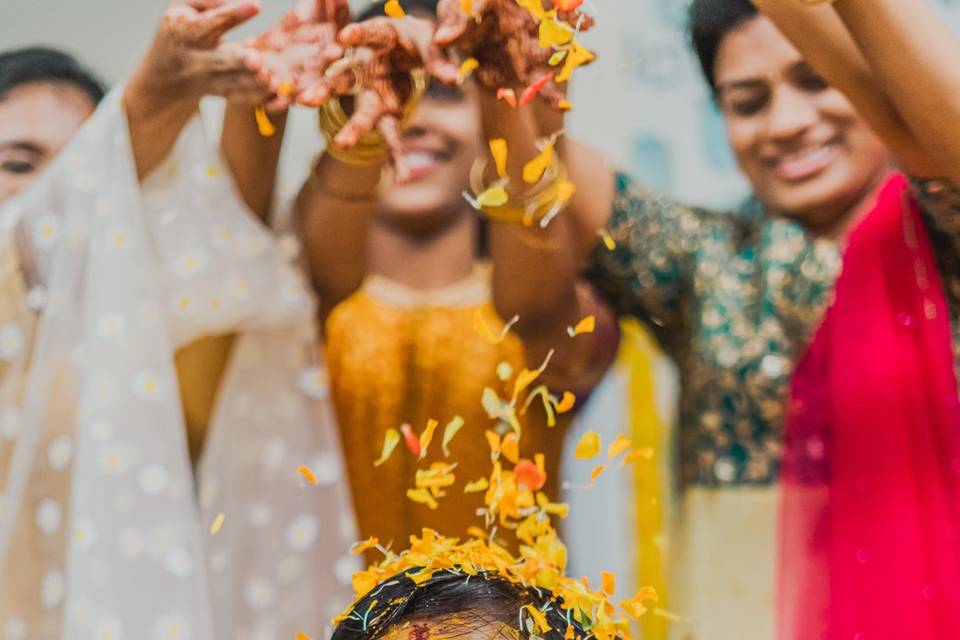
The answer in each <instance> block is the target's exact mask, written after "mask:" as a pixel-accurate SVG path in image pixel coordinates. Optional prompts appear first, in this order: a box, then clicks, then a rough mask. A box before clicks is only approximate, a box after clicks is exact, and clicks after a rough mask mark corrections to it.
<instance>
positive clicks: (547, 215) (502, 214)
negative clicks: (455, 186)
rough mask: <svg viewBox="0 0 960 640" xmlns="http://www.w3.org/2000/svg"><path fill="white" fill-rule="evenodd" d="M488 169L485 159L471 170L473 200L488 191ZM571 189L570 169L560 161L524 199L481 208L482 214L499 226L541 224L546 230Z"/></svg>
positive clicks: (476, 163) (478, 160)
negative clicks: (506, 224) (496, 222)
mask: <svg viewBox="0 0 960 640" xmlns="http://www.w3.org/2000/svg"><path fill="white" fill-rule="evenodd" d="M488 166H489V163H488V162H487V160H486V159H485V158H478V159H477V160H476V161H475V162H474V163H473V167H472V168H471V169H470V188H471V190H472V191H473V195H474V198H476V197H478V196H479V195H480V194H481V193H483V192H484V191H485V190H486V189H487V188H488V187H489V184H487V183H486V173H487V168H488ZM569 189H570V183H569V182H568V180H567V168H566V166H565V165H564V164H563V163H562V162H560V161H557V162H555V163H554V164H552V165H551V166H550V167H548V168H547V170H546V171H545V172H544V174H543V176H541V178H540V180H539V181H538V182H537V183H536V184H535V185H533V187H532V188H531V189H530V190H529V191H528V192H527V193H526V194H524V195H523V197H522V198H520V199H518V200H515V201H511V202H507V203H506V204H504V205H502V206H499V207H480V211H482V212H483V214H484V215H486V216H487V217H488V218H490V219H491V220H496V221H499V222H510V223H514V224H522V225H524V226H526V227H529V226H532V225H533V223H534V222H539V223H540V224H541V226H546V224H547V223H549V222H550V220H551V219H553V217H554V216H556V215H557V214H558V213H559V212H560V209H562V208H563V205H565V204H566V202H567V201H568V200H569V199H570V195H571V194H570V193H569Z"/></svg>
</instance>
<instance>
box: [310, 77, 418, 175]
mask: <svg viewBox="0 0 960 640" xmlns="http://www.w3.org/2000/svg"><path fill="white" fill-rule="evenodd" d="M427 80H428V78H427V72H426V71H425V70H423V69H414V70H412V71H411V72H410V83H411V87H412V93H411V94H410V99H409V100H408V101H407V104H406V105H405V106H404V108H403V115H402V116H401V119H400V126H401V128H402V127H404V126H406V125H407V124H408V123H409V122H410V119H411V118H412V117H413V113H414V112H415V111H416V109H417V107H418V106H420V101H421V99H422V98H423V94H424V93H425V92H426V90H427ZM349 119H350V118H349V117H348V116H347V114H346V112H345V111H344V110H343V105H341V104H340V99H339V98H333V99H332V100H328V101H327V102H325V103H324V104H323V106H321V107H320V109H319V112H318V120H319V124H320V132H321V133H322V134H323V137H324V138H325V139H326V141H327V153H329V154H330V155H331V156H333V157H334V158H336V159H337V160H339V161H340V162H344V163H346V164H352V165H358V166H367V165H372V164H377V163H380V162H383V161H384V159H385V158H386V157H387V152H388V150H387V144H386V142H385V141H384V139H383V136H381V135H380V133H379V132H377V131H367V132H365V133H363V134H361V135H360V137H359V138H358V139H357V143H356V144H355V145H353V146H352V147H349V148H343V147H340V146H338V145H337V143H336V141H335V140H336V137H337V135H338V134H339V133H340V132H341V131H342V130H343V127H344V126H346V124H347V122H348V121H349Z"/></svg>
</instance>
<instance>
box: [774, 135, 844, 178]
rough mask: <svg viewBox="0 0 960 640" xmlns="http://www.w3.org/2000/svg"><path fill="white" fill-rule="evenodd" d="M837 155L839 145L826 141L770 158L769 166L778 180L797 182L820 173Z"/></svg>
mask: <svg viewBox="0 0 960 640" xmlns="http://www.w3.org/2000/svg"><path fill="white" fill-rule="evenodd" d="M838 155H839V145H838V144H837V143H836V142H834V141H828V142H825V143H823V144H819V145H810V146H807V147H804V148H802V149H798V150H797V151H792V152H790V153H784V154H781V155H779V156H777V157H776V158H771V159H770V161H769V164H770V166H771V167H772V168H773V170H774V172H775V173H776V175H777V177H779V178H780V179H782V180H786V181H788V182H799V181H802V180H806V179H808V178H812V177H814V176H816V175H818V174H819V173H821V172H822V171H823V170H824V169H826V168H827V167H829V166H830V164H832V163H833V161H834V160H835V159H836V158H837V156H838Z"/></svg>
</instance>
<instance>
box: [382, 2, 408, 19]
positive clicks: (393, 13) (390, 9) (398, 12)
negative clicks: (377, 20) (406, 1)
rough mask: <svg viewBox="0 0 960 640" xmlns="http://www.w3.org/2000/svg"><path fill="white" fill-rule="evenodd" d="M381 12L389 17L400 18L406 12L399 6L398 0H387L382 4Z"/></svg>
mask: <svg viewBox="0 0 960 640" xmlns="http://www.w3.org/2000/svg"><path fill="white" fill-rule="evenodd" d="M383 12H384V13H385V14H387V15H388V16H390V17H391V18H402V17H404V16H405V15H407V12H406V11H404V10H403V7H401V6H400V2H399V0H387V3H386V4H385V5H383Z"/></svg>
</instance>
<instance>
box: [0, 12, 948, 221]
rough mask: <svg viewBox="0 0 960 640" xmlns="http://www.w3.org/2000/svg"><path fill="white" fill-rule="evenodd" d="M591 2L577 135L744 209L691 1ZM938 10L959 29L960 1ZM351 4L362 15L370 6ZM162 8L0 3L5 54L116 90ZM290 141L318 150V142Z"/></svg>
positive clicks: (669, 180) (666, 182)
mask: <svg viewBox="0 0 960 640" xmlns="http://www.w3.org/2000/svg"><path fill="white" fill-rule="evenodd" d="M262 1H263V12H262V14H261V15H260V16H259V17H258V18H257V19H256V20H255V21H253V22H252V23H251V24H249V25H247V26H246V27H245V28H244V29H243V30H242V31H240V32H238V34H239V35H243V34H250V33H254V32H256V31H258V30H262V29H264V28H265V27H266V26H267V25H269V24H270V23H272V22H273V21H275V20H276V19H277V18H278V17H279V16H280V15H281V14H282V13H283V12H284V11H285V10H286V9H287V8H289V7H290V5H291V4H292V3H293V0H262ZM588 2H590V3H592V4H593V8H592V10H593V13H595V15H596V16H597V18H598V20H597V22H598V26H597V28H596V29H595V31H594V32H592V33H591V34H590V35H589V37H588V38H586V40H587V42H588V43H589V44H590V45H591V46H593V48H594V49H595V50H597V52H598V53H599V54H600V60H599V61H598V62H597V63H596V64H595V65H594V66H593V67H592V68H591V69H589V70H587V71H585V72H582V73H579V74H577V78H576V81H575V86H574V95H573V98H574V102H575V104H576V109H575V111H574V114H573V117H572V118H571V126H570V128H571V132H572V133H573V134H574V135H576V136H577V137H579V138H581V139H583V140H586V141H589V142H590V143H591V144H593V145H594V146H596V147H598V148H599V149H601V150H602V151H603V152H604V153H605V155H606V156H607V157H608V158H609V159H610V161H611V162H612V163H615V164H616V165H618V166H621V167H623V168H625V169H629V170H630V171H631V172H633V173H634V175H636V176H638V177H639V178H641V179H642V180H643V181H644V182H645V183H647V184H648V185H650V186H652V187H655V188H658V189H662V190H666V191H669V192H671V193H673V194H675V195H678V196H680V197H682V198H683V199H685V200H688V201H690V202H691V203H695V204H706V205H712V206H729V205H734V204H737V202H738V201H739V200H740V199H741V198H742V197H743V196H744V194H745V193H746V189H745V185H744V182H743V181H742V179H741V178H740V177H739V176H738V175H737V171H736V168H735V167H734V166H733V164H732V159H731V156H730V153H729V151H728V149H727V145H726V142H725V140H724V132H723V128H722V123H721V120H720V117H719V116H718V114H717V113H716V111H715V109H714V108H713V105H712V103H711V101H710V99H709V96H708V94H707V91H706V89H705V87H704V85H703V82H702V80H701V78H700V76H699V71H698V69H697V67H696V65H695V62H694V60H693V58H692V55H691V54H690V52H689V50H688V47H687V43H686V36H685V33H684V24H685V16H686V5H687V0H588ZM937 3H938V4H939V5H940V8H941V10H942V12H943V14H944V16H945V18H946V19H947V21H948V23H949V24H951V25H952V26H953V27H954V28H960V0H937ZM351 4H352V5H353V6H354V9H360V8H362V7H363V6H365V5H366V4H367V0H351ZM164 6H166V1H165V0H83V1H82V2H76V1H71V0H0V17H2V19H0V49H6V48H11V47H16V46H22V45H28V44H48V45H53V46H57V47H61V48H65V49H67V50H68V51H70V52H71V53H73V54H75V55H77V56H78V57H79V58H80V59H81V60H82V61H84V62H85V63H86V64H87V65H88V66H90V67H92V68H93V69H94V70H95V71H96V72H97V73H99V74H100V75H101V76H102V77H103V78H104V79H106V80H107V81H108V82H110V83H115V82H118V81H121V80H122V79H123V78H124V76H125V75H126V74H127V73H129V72H130V70H131V69H132V67H133V65H134V64H135V63H136V61H137V59H138V58H139V56H140V54H141V53H142V52H143V51H144V49H145V48H146V46H147V44H148V43H149V41H150V38H151V36H152V33H153V29H154V26H155V24H156V20H157V17H158V16H159V15H160V13H161V12H162V10H163V8H164ZM305 121H306V122H312V120H305ZM291 139H293V140H295V141H296V140H302V141H303V142H302V144H305V145H309V146H311V147H312V146H313V145H314V144H315V138H314V137H313V136H312V135H304V136H292V137H291ZM295 144H296V142H295ZM313 150H314V149H311V150H310V152H311V153H312V151H313ZM306 153H307V151H304V154H295V155H297V156H301V155H305V154H306Z"/></svg>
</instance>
